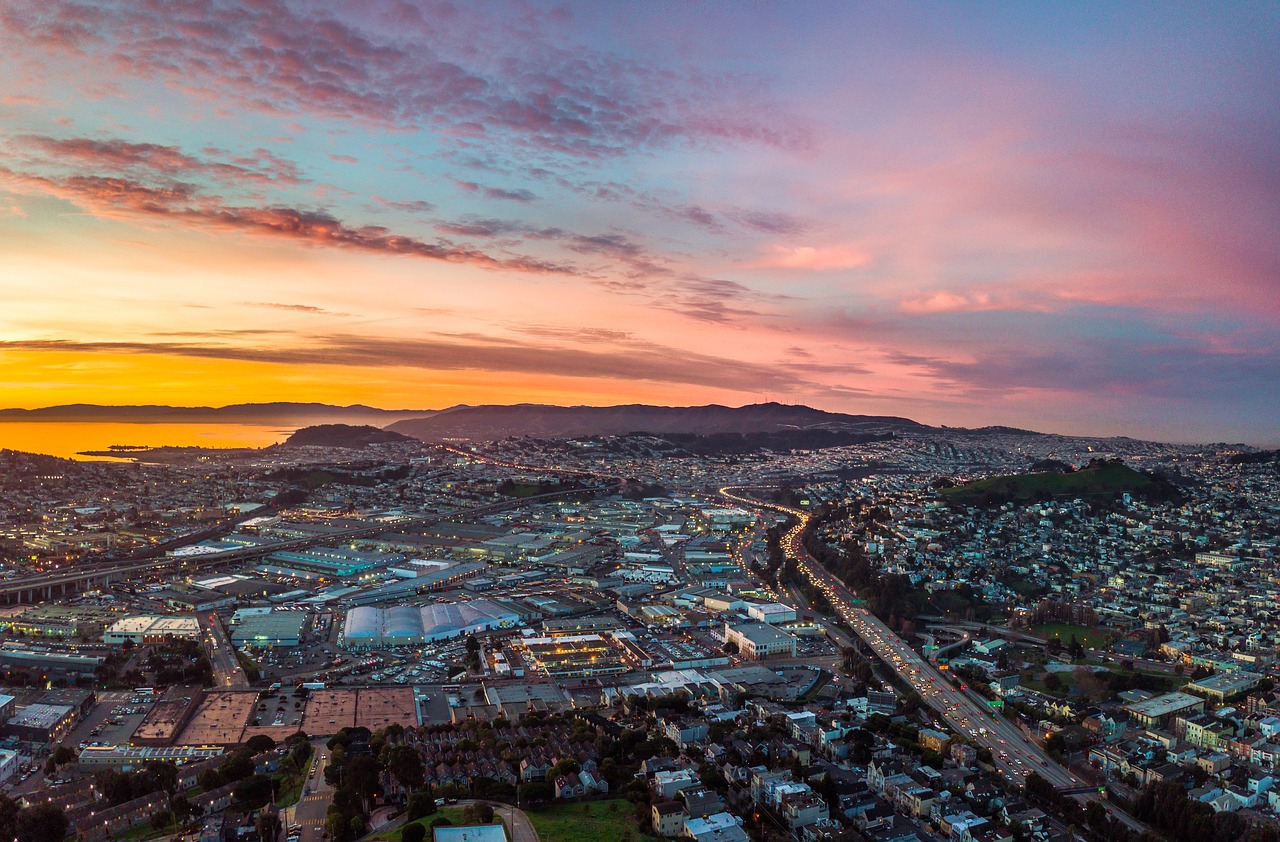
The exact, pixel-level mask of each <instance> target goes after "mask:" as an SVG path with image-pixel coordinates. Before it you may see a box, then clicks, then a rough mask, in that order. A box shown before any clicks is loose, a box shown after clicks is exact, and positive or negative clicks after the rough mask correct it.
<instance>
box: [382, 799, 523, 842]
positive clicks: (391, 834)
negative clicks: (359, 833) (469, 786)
mask: <svg viewBox="0 0 1280 842" xmlns="http://www.w3.org/2000/svg"><path fill="white" fill-rule="evenodd" d="M439 818H445V819H448V820H449V821H450V822H452V823H453V824H455V825H460V824H462V823H463V822H462V808H461V807H441V808H440V809H439V810H437V811H436V812H435V813H433V814H431V815H430V816H426V817H424V818H421V819H418V820H417V821H412V822H409V823H408V824H402V825H400V826H399V827H396V828H392V829H391V830H384V831H382V832H381V833H378V834H375V835H374V836H371V837H370V838H371V839H385V840H387V842H400V834H401V833H403V832H404V829H405V828H406V827H408V826H409V825H410V824H420V825H422V826H423V827H425V828H426V829H427V837H426V838H427V839H430V838H431V823H432V822H433V821H435V820H436V819H439ZM493 822H494V824H500V823H501V822H499V820H498V816H497V807H496V805H495V807H494V819H493Z"/></svg>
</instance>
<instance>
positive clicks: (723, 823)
mask: <svg viewBox="0 0 1280 842" xmlns="http://www.w3.org/2000/svg"><path fill="white" fill-rule="evenodd" d="M684 835H685V836H686V837H688V838H689V839H693V840H695V842H748V837H747V833H746V831H744V830H743V829H742V827H741V826H740V825H739V824H738V819H737V817H735V816H734V815H733V814H731V813H716V814H715V815H713V816H707V817H706V818H705V819H689V820H688V821H686V822H685V824H684Z"/></svg>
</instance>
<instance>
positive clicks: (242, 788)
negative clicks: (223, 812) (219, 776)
mask: <svg viewBox="0 0 1280 842" xmlns="http://www.w3.org/2000/svg"><path fill="white" fill-rule="evenodd" d="M274 787H275V783H274V781H272V780H271V778H269V777H267V776H266V775H254V776H253V777H250V778H245V779H244V780H242V781H240V782H239V783H238V784H236V788H235V789H234V790H232V793H231V794H232V795H233V796H234V797H235V799H236V801H238V802H240V804H241V806H242V807H243V808H244V809H246V810H256V809H258V808H259V807H262V806H264V805H265V804H266V803H267V802H268V801H270V800H271V793H272V792H273V790H274Z"/></svg>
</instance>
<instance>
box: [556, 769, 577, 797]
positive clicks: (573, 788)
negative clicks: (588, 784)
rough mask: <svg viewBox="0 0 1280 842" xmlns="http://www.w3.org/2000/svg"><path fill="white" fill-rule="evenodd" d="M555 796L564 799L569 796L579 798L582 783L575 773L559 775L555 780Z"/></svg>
mask: <svg viewBox="0 0 1280 842" xmlns="http://www.w3.org/2000/svg"><path fill="white" fill-rule="evenodd" d="M555 788H556V798H563V799H565V800H568V799H571V798H581V797H582V795H583V788H582V783H581V782H580V781H579V780H578V776H577V775H561V776H560V777H558V778H556V781H555Z"/></svg>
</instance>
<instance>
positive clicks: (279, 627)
mask: <svg viewBox="0 0 1280 842" xmlns="http://www.w3.org/2000/svg"><path fill="white" fill-rule="evenodd" d="M306 622H307V612H305V611H272V612H271V613H270V614H256V615H254V616H251V617H246V618H244V619H243V620H241V621H240V622H239V623H237V624H236V625H234V626H232V627H231V645H232V646H234V647H236V648H237V649H240V648H243V647H245V646H253V647H257V648H264V647H267V646H285V647H289V646H297V645H298V643H299V642H301V640H302V629H303V626H305V625H306Z"/></svg>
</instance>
